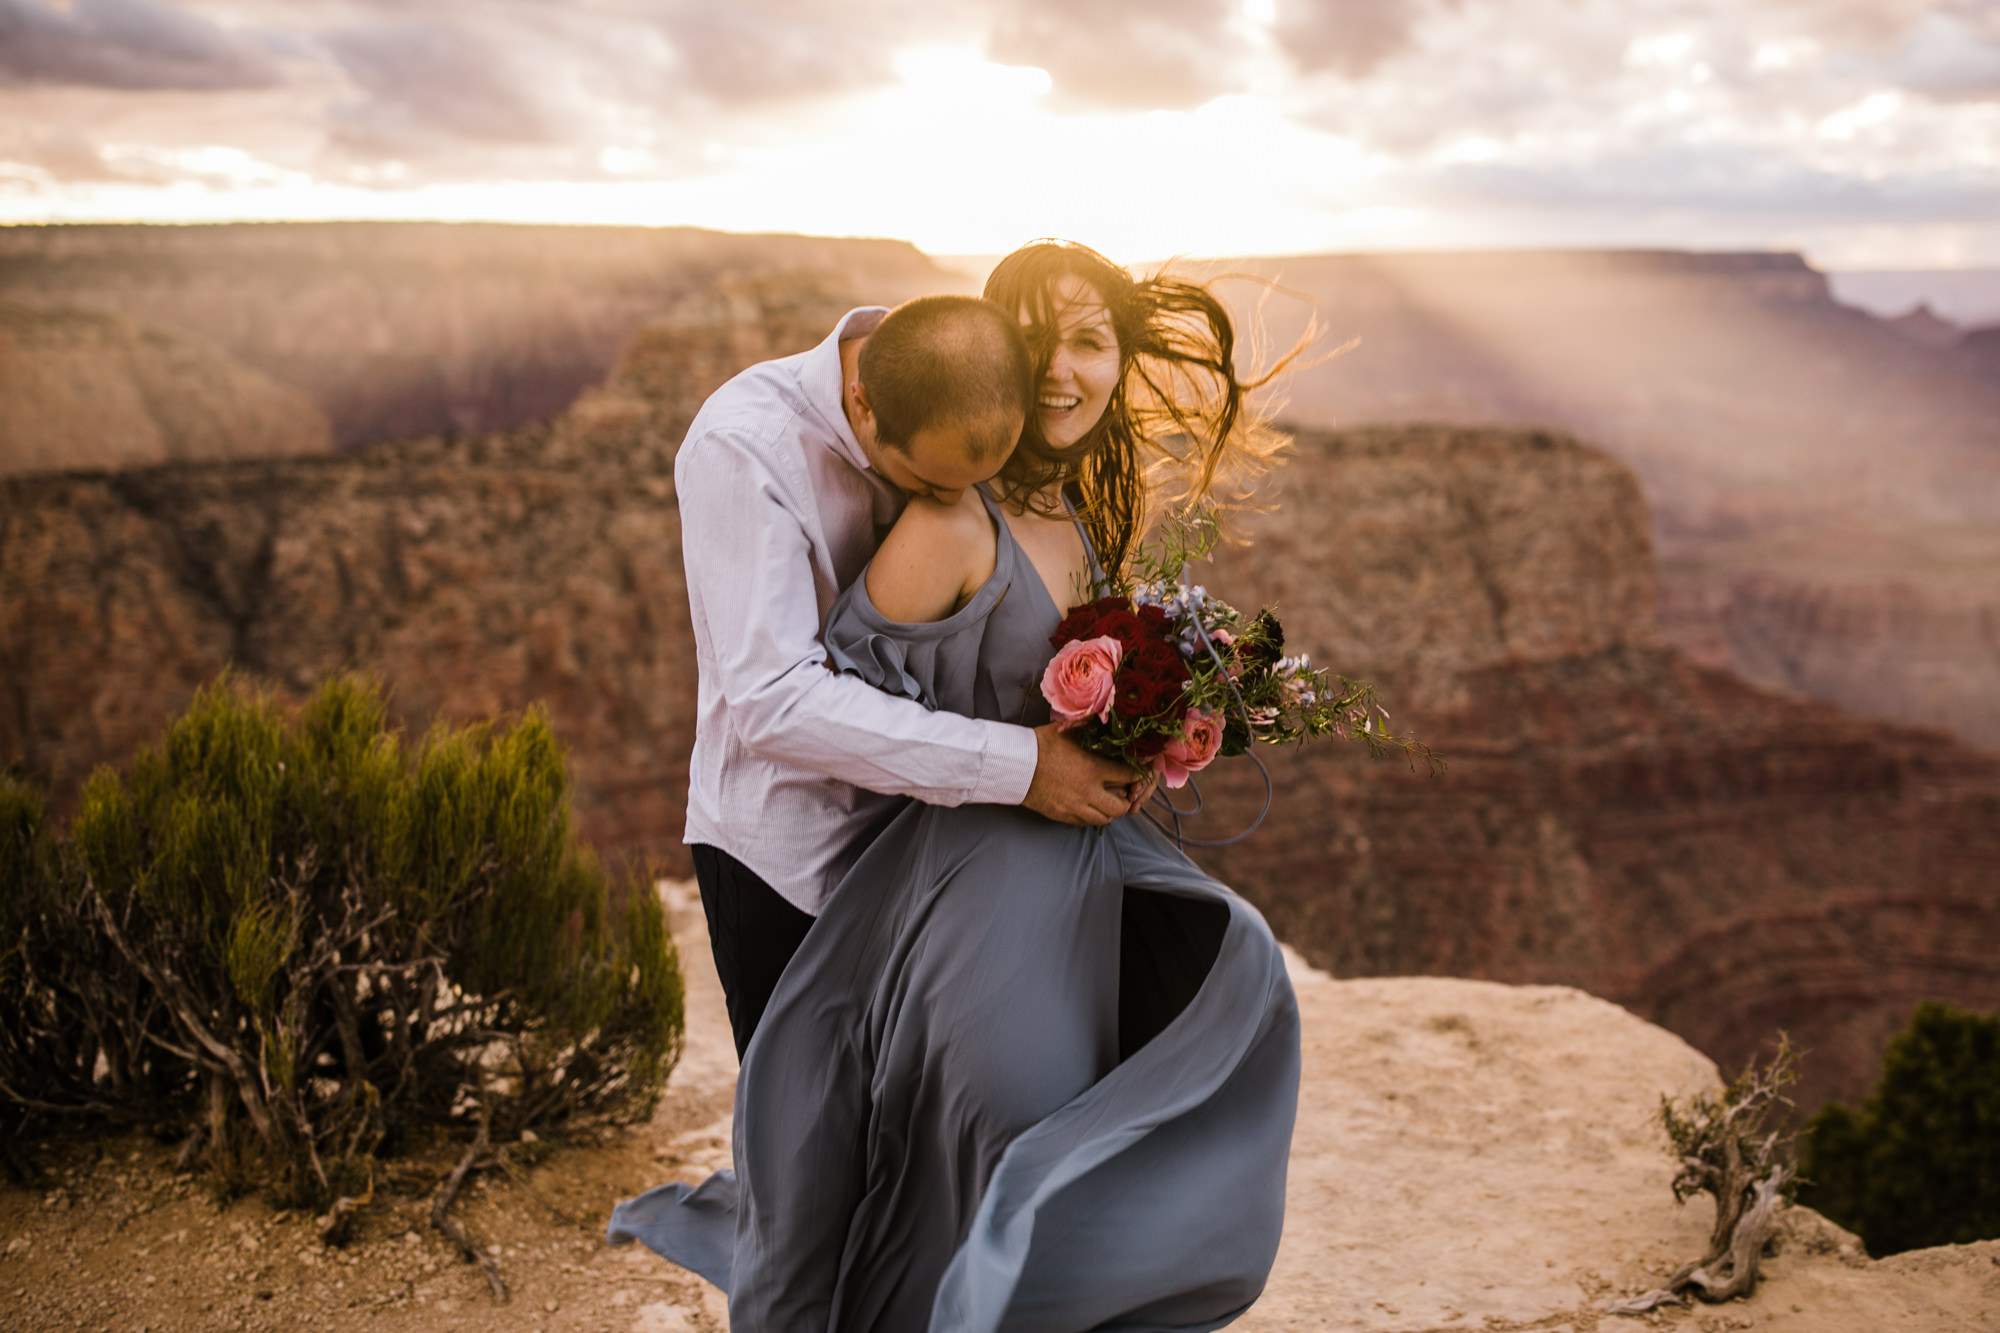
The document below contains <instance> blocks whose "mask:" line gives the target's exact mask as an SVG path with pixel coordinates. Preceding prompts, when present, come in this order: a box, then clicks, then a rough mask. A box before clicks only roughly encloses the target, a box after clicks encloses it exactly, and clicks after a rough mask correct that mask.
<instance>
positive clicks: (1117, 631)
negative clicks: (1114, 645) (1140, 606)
mask: <svg viewBox="0 0 2000 1333" xmlns="http://www.w3.org/2000/svg"><path fill="white" fill-rule="evenodd" d="M1097 632H1098V633H1099V634H1109V635H1110V636H1111V637H1112V638H1114V639H1116V640H1118V643H1119V646H1120V647H1122V648H1123V649H1124V650H1125V651H1126V652H1128V653H1129V652H1131V651H1132V650H1133V649H1134V648H1137V647H1138V646H1139V645H1140V644H1142V643H1145V642H1146V640H1147V637H1148V636H1147V634H1146V622H1144V621H1143V620H1141V619H1139V617H1137V616H1135V615H1133V614H1132V608H1131V607H1129V606H1128V607H1126V608H1124V609H1123V610H1120V611H1108V612H1106V613H1105V615H1104V618H1103V619H1101V620H1099V621H1098V622H1097Z"/></svg>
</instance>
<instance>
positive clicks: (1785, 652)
mask: <svg viewBox="0 0 2000 1333" xmlns="http://www.w3.org/2000/svg"><path fill="white" fill-rule="evenodd" d="M1195 267H1196V271H1198V272H1209V273H1222V272H1235V273H1242V274H1249V275H1251V276H1253V277H1255V278H1257V279H1259V282H1249V283H1245V282H1235V281H1230V282H1225V283H1224V284H1223V290H1224V291H1225V293H1226V294H1227V295H1228V296H1229V297H1230V299H1231V300H1232V301H1234V302H1235V303H1236V305H1237V308H1238V310H1239V312H1240V313H1241V314H1243V315H1244V316H1246V317H1247V318H1248V320H1249V322H1250V323H1252V324H1254V325H1257V326H1259V327H1260V328H1261V330H1262V332H1263V334H1264V336H1265V340H1266V342H1267V343H1271V344H1275V345H1276V346H1284V345H1286V344H1288V343H1289V342H1290V340H1291V339H1292V338H1293V337H1295V336H1296V335H1297V334H1298V333H1299V332H1300V331H1301V330H1302V329H1303V328H1304V327H1305V324H1306V321H1307V319H1308V318H1309V317H1310V318H1311V319H1313V320H1315V321H1316V322H1317V324H1318V326H1319V327H1320V329H1321V331H1322V332H1323V333H1324V334H1325V335H1326V336H1325V339H1324V340H1323V341H1322V342H1321V343H1320V344H1319V346H1320V347H1321V348H1326V347H1330V346H1333V345H1335V344H1337V343H1340V342H1342V341H1345V340H1347V339H1349V338H1358V339H1359V343H1358V345H1357V346H1355V347H1354V348H1353V349H1352V350H1351V351H1349V352H1348V353H1347V354H1345V355H1342V356H1339V357H1334V358H1331V359H1326V360H1321V361H1318V362H1309V363H1308V364H1306V365H1304V366H1302V367H1301V368H1300V369H1298V370H1297V371H1296V372H1295V373H1293V374H1291V375H1290V376H1288V377H1286V379H1285V380H1284V381H1283V382H1282V385H1281V386H1280V389H1279V393H1280V394H1281V395H1282V396H1283V397H1284V399H1285V400H1286V406H1285V412H1286V414H1287V416H1288V417H1289V418H1290V419H1292V420H1296V421H1300V422H1303V423H1305V424H1308V425H1316V426H1342V427H1346V426H1352V425H1355V424H1357V423H1367V422H1383V421H1419V420H1421V421H1438V422H1448V423H1453V424H1457V425H1489V424H1496V423H1497V424H1508V425H1516V426H1525V427H1537V428H1548V427H1553V428H1560V429H1563V430H1567V431H1569V432H1571V433H1573V434H1575V435H1577V436H1579V437H1581V438H1583V439H1586V440H1589V441H1590V442H1592V443H1594V444H1596V445H1599V446H1600V447H1602V448H1604V449H1606V450H1607V451H1609V452H1610V453H1611V454H1613V455H1614V456H1615V457H1617V458H1619V459H1621V460H1623V461H1624V462H1625V463H1627V464H1628V465H1630V466H1631V467H1632V468H1633V469H1634V470H1635V471H1636V473H1637V474H1638V476H1639V478H1640V480H1641V484H1642V486H1643V489H1644V493H1645V497H1646V502H1647V506H1648V509H1649V510H1650V512H1651V514H1652V518H1653V522H1654V530H1655V534H1656V536H1657V538H1658V539H1659V542H1660V546H1661V550H1662V554H1663V556H1664V557H1665V560H1664V562H1663V567H1662V572H1661V577H1660V580H1659V587H1660V593H1661V612H1662V624H1663V627H1664V628H1665V631H1666V633H1667V634H1668V636H1669V638H1670V639H1671V640H1672V641H1674V642H1676V643H1679V644H1680V645H1682V646H1683V647H1685V648H1687V649H1689V651H1690V652H1692V653H1694V654H1695V655H1696V656H1697V657H1698V659H1699V660H1702V661H1704V662H1709V663H1711V664H1715V665H1721V666H1725V667H1727V668H1728V669H1730V670H1732V671H1735V672H1737V673H1738V674H1741V675H1744V676H1745V677H1746V678H1749V679H1753V680H1756V681H1758V682H1760V683H1764V684H1769V685H1772V686H1775V687H1779V688H1784V689H1789V690H1796V691H1800V692H1803V693H1806V694H1808V695H1809V696H1811V697H1817V698H1821V699H1824V700H1827V701H1829V702H1833V703H1837V704H1839V705H1841V706H1842V707H1846V708H1850V709H1861V710H1863V711H1867V712H1870V713H1872V714H1873V715H1877V716H1881V717H1885V718H1892V719H1897V720H1901V721H1908V722H1917V723H1922V724H1928V725H1936V726H1944V727H1947V728H1950V729H1953V730H1955V731H1958V732H1959V733H1960V734H1962V735H1964V736H1965V737H1967V738H1968V739H1972V740H1974V741H1977V742H1979V743H1982V744H1988V745H1995V744H2000V731H1996V730H1995V727H1994V723H1993V721H1992V719H1993V718H1994V716H1995V715H1996V714H2000V674H1997V673H1995V672H1993V671H1992V670H1991V657H1990V653H1989V651H1988V650H1987V649H1986V648H1985V647H1983V646H1982V645H1984V644H1985V643H1986V642H1987V634H1988V630H1987V628H1986V626H1987V625H1988V623H1989V622H1990V620H1991V618H1992V617H1993V616H1995V615H2000V574H1994V575H1992V576H1991V577H1989V578H1988V579H1987V580H1986V582H1985V583H1984V584H1983V585H1982V587H1981V589H1980V590H1977V591H1967V590H1965V589H1964V588H1962V587H1959V586H1957V584H1958V583H1959V582H1962V580H1958V579H1957V576H1956V575H1954V574H1952V573H1950V572H1949V571H1944V570H1939V569H1923V568H1918V567H1917V564H1918V562H1910V561H1904V562H1902V563H1901V564H1900V565H1898V566H1897V568H1895V569H1894V570H1875V571H1872V572H1871V571H1870V570H1868V569H1867V568H1866V567H1865V566H1863V565H1862V564H1860V563H1858V562H1854V561H1850V562H1849V563H1848V565H1847V566H1846V568H1847V569H1848V571H1849V574H1851V575H1852V577H1846V576H1844V577H1843V580H1842V581H1841V583H1840V586H1839V588H1838V589H1837V590H1830V589H1829V586H1828V584H1827V581H1826V580H1825V579H1824V578H1822V577H1819V576H1817V575H1815V576H1813V577H1808V578H1803V579H1801V578H1797V577H1794V576H1793V575H1792V574H1789V573H1785V572H1783V571H1778V570H1774V569H1773V568H1772V567H1771V564H1770V562H1768V561H1761V560H1756V559H1751V560H1743V559H1739V558H1738V557H1740V556H1742V555H1743V554H1744V552H1745V551H1746V550H1747V549H1748V548H1750V547H1754V546H1756V545H1758V544H1759V543H1764V542H1769V541H1773V540H1783V541H1798V542H1817V543H1821V544H1823V545H1826V544H1831V543H1834V542H1836V541H1837V540H1838V539H1839V538H1840V535H1841V534H1844V533H1852V532H1857V531H1859V532H1863V533H1872V534H1874V537H1872V538H1870V539H1869V540H1866V541H1863V542H1862V543H1860V545H1861V546H1862V547H1863V548H1866V547H1868V546H1870V545H1871V544H1873V545H1877V546H1879V545H1881V544H1883V543H1885V542H1888V543H1893V542H1894V541H1896V540H1899V539H1900V538H1899V534H1906V533H1910V532H1913V531H1916V530H1919V529H1939V530H1946V529H1949V530H1959V529H1967V528H1977V529H1980V530H1982V531H1984V532H1985V533H1987V534H1990V539H1991V540H1996V541H2000V376H1996V375H1995V373H1994V369H1993V368H1994V366H1995V365H1996V364H2000V363H1996V362H1995V361H1994V359H1993V352H1992V347H1991V345H1990V337H1989V335H1990V332H1991V331H1987V332H1986V333H1975V334H1973V335H1971V336H1969V337H1967V338H1964V339H1961V340H1959V341H1958V342H1956V343H1954V344H1953V345H1952V346H1949V347H1934V346H1927V345H1923V343H1922V341H1921V340H1912V339H1911V338H1910V337H1908V336H1906V334H1907V330H1904V331H1901V332H1899V331H1898V329H1897V327H1896V326H1894V325H1892V324H1891V323H1890V322H1888V321H1885V320H1881V319H1877V318H1874V317H1872V316H1870V315H1868V314H1866V313H1864V312H1862V311H1859V310H1856V309H1852V308H1850V307H1847V306H1843V305H1841V304H1839V303H1837V302H1836V301H1835V300H1834V299H1833V297H1832V294H1831V292H1830V291H1829V289H1828V286H1827V280H1826V278H1825V276H1824V275H1822V274H1820V273H1817V272H1815V271H1814V270H1812V269H1811V268H1809V267H1808V266H1807V265H1806V264H1805V263H1804V261H1803V260H1801V259H1800V258H1799V257H1798V256H1796V255H1784V254H1703V255H1695V254H1684V253H1674V252H1644V251H1616V252H1606V251H1571V252H1543V253H1514V254H1506V253H1496V254H1456V255H1454V254H1427V255H1319V256H1299V257H1292V258H1284V259H1249V260H1230V261H1221V262H1217V263H1214V264H1208V265H1200V266H1195ZM778 275H784V276H790V277H792V278H795V279H797V280H800V281H803V282H820V283H830V284H832V285H833V286H835V287H838V288H840V289H841V290H845V291H851V292H855V293H858V294H859V295H860V296H861V298H862V299H868V300H881V301H895V300H899V299H902V298H904V297H907V296H912V295H916V294H918V293H921V292H927V291H939V290H962V289H964V288H965V287H966V286H967V285H968V283H969V280H968V278H967V277H966V276H965V275H964V274H962V273H959V272H956V271H951V270H946V269H942V268H940V267H938V266H937V265H935V264H934V263H932V262H931V261H930V260H929V259H928V258H926V257H925V256H923V255H921V254H920V253H918V252H917V251H916V250H914V249H913V248H911V247H910V246H908V245H906V244H901V243H896V242H889V241H848V240H829V239H820V238H811V237H797V236H739V235H729V234H726V233H717V232H704V231H697V230H691V229H685V228H598V227H531V226H530V227H516V226H496V225H449V224H405V223H386V224H366V223H340V224H334V223H328V224H319V223H313V224H283V225H268V224H264V225H253V224H246V225H238V226H221V227H117V226H109V227H13V228H5V229H0V302H10V303H13V304H14V305H15V306H17V307H27V308H30V309H32V310H34V311H37V312H42V311H53V310H55V309H57V308H63V309H72V308H75V309H85V310H93V311H98V312H114V313H117V314H121V315H123V316H125V317H128V318H131V319H136V320H138V321H140V322H142V323H143V324H144V325H145V326H147V328H148V329H149V330H156V331H165V332H166V333H169V334H172V335H176V336H179V337H183V338H186V339H190V340H193V341H195V342H198V343H200V344H202V345H205V346H207V347H210V348H212V349H214V350H215V351H216V352H217V353H218V354H220V355H222V356H225V357H228V358H232V359H234V360H235V361H236V362H238V363H240V366H241V367H242V373H243V374H245V375H256V376H263V377H267V378H268V380H270V381H275V383H276V384H277V385H283V386H285V387H286V388H288V389H290V390H292V391H293V392H294V393H296V394H299V395H302V396H303V397H304V398H305V399H307V400H308V401H309V402H310V403H311V404H312V405H313V406H315V407H317V408H318V409H319V411H320V412H321V413H322V414H323V415H324V416H325V417H326V418H327V420H328V422H329V423H330V425H329V429H330V431H331V436H332V440H333V443H334V444H335V446H336V447H340V448H354V447H358V446H359V445H362V444H366V443H372V442H377V441H383V440H390V439H399V438H410V437H418V436H426V435H434V434H443V433H455V434H480V433H486V432H494V431H504V430H511V429H515V428H519V427H522V426H525V425H527V424H529V423H532V422H536V421H542V420H547V419H549V418H551V417H553V416H555V415H557V414H559V413H560V412H562V411H564V410H565V409H566V408H567V407H568V405H569V404H570V403H571V402H572V401H573V400H574V399H575V398H576V396H577V394H578V393H579V392H581V391H584V390H585V389H588V388H590V387H591V386H594V385H597V384H600V383H601V382H602V381H603V379H604V377H605V376H606V375H607V374H608V373H609V372H610V370H611V368H612V366H613V363H614V362H615V360H616V359H617V357H618V355H619V353H620V350H621V349H622V348H624V347H626V346H628V345H629V343H630V341H631V339H632V338H633V337H634V336H636V334H637V332H638V331H639V330H640V329H642V328H644V327H645V326H646V325H647V324H648V323H649V322H651V321H653V320H656V319H658V318H659V317H661V316H662V315H663V314H664V313H665V312H667V311H669V310H673V309H676V308H678V307H680V306H681V305H682V303H683V302H685V301H687V300H689V299H690V298H692V297H694V296H695V295H697V294H698V293H701V292H705V291H709V290H710V289H711V286H712V284H713V283H715V282H716V281H718V280H721V281H724V282H732V281H739V280H748V279H752V278H757V277H759V276H762V277H765V278H768V277H772V276H778ZM812 275H817V276H812ZM1272 284H1275V286H1274V285H1272ZM1982 339H1985V340H1986V341H1982ZM5 359H6V358H0V362H4V360H5ZM100 371H101V367H99V368H97V369H93V370H91V371H90V372H88V373H80V374H74V375H72V376H71V378H70V379H69V380H64V379H62V377H61V376H55V377H50V376H43V377H42V380H43V384H44V388H45V389H47V387H48V386H52V385H53V386H57V388H56V389H55V390H53V391H47V392H44V393H43V394H42V396H41V397H38V398H36V397H20V396H16V397H15V398H14V399H12V400H11V401H12V408H11V415H9V414H8V413H9V408H8V406H6V404H7V403H8V402H9V401H10V400H9V398H8V395H6V394H4V393H0V471H10V470H19V469H20V468H21V467H29V468H42V467H49V466H58V467H60V466H97V465H117V464H119V463H121V462H127V461H147V460H149V459H153V458H157V457H169V456H192V455H194V454H199V455H200V456H222V455H227V456H254V455H255V454H258V453H281V452H288V451H290V450H291V449H292V448H293V446H292V445H291V444H287V443H284V442H282V441H281V440H280V438H279V435H280V433H279V432H276V431H274V430H266V431H262V432H257V433H254V434H253V435H252V436H251V438H250V439H249V440H248V442H247V443H246V444H244V445H243V446H242V447H241V449H239V447H238V446H237V445H236V444H233V443H232V444H229V445H227V447H226V448H222V447H218V448H205V449H202V450H198V451H189V450H182V451H181V453H180V454H178V455H177V454H175V453H174V451H173V450H172V449H169V448H168V447H166V446H165V445H159V446H155V445H154V444H152V443H150V442H149V441H150V438H151V437H150V436H147V435H146V432H145V429H144V428H143V427H133V428H130V429H127V428H124V427H121V428H119V429H106V428H104V424H103V423H104V419H105V415H106V412H107V410H108V409H107V408H106V407H105V406H104V404H105V402H106V401H108V400H107V399H106V397H105V395H104V394H102V393H99V392H98V389H97V387H95V386H96V385H97V381H98V379H100V378H102V374H100ZM107 373H108V372H107ZM0 374H4V372H0ZM197 378H200V377H197ZM209 378H210V379H214V378H215V377H214V376H210V377H209ZM120 392H121V393H123V394H124V397H125V398H126V399H129V400H135V395H134V394H133V393H130V392H125V391H123V390H121V391H120ZM246 394H247V391H246ZM238 396H239V397H240V398H242V400H243V401H246V402H247V401H248V400H249V399H248V397H247V396H245V395H238ZM267 396H268V394H267ZM148 401H152V400H150V399H149V400H148ZM113 415H116V414H115V413H114V414H113ZM142 415H143V414H142V413H141V414H138V415H135V414H133V413H130V412H128V413H126V414H125V416H126V417H130V418H132V419H133V420H137V419H138V416H142ZM123 419H124V418H121V420H123ZM135 432H136V436H144V437H145V440H143V441H142V443H141V444H140V445H138V446H132V445H128V444H125V443H122V442H121V441H124V440H125V439H127V438H128V437H136V436H135ZM156 433H157V432H156ZM31 437H34V438H37V439H39V438H43V437H46V438H49V439H55V440H59V441H62V442H63V443H61V444H59V445H57V446H53V447H51V446H47V445H43V444H34V443H32V440H31ZM208 437H209V438H210V439H212V440H223V439H229V440H233V439H235V438H236V437H235V436H233V435H230V434H229V432H227V431H210V432H209V435H208ZM262 441H269V442H270V444H269V447H268V448H266V447H262V446H261V444H260V442H262ZM24 442H27V443H24ZM30 444H32V447H29V446H30ZM89 448H95V449H98V450H99V451H100V452H99V453H91V452H88V451H87V450H88V449H89ZM15 454H22V455H24V456H25V457H26V458H27V459H28V461H27V462H9V461H8V460H9V458H10V457H11V456H13V455H15ZM52 456H55V457H58V458H59V460H60V461H57V462H54V463H51V462H48V461H46V460H47V459H49V458H50V457H52ZM1948 584H1949V585H1951V586H1946V585H1948ZM1861 625H1880V626H1882V627H1883V633H1884V635H1886V636H1887V637H1878V638H1873V639H1869V640H1867V641H1866V642H1858V641H1857V640H1856V639H1855V637H1854V635H1853V632H1852V631H1853V629H1854V627H1856V626H1861ZM1781 659H1783V660H1781ZM1791 659H1796V660H1797V662H1798V663H1800V664H1801V665H1799V666H1798V667H1797V668H1796V669H1794V668H1793V667H1791V666H1788V665H1785V664H1784V661H1788V660H1791Z"/></svg>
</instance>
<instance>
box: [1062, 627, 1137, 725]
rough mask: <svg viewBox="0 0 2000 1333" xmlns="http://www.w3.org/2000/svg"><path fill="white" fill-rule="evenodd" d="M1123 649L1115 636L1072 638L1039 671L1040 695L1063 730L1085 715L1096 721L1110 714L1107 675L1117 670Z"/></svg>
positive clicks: (1110, 686)
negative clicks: (1040, 671) (1040, 679)
mask: <svg viewBox="0 0 2000 1333" xmlns="http://www.w3.org/2000/svg"><path fill="white" fill-rule="evenodd" d="M1123 655H1124V649H1123V648H1121V647H1119V645H1118V640H1116V639H1114V638H1111V637H1110V636H1109V635H1105V636H1102V637H1099V638H1095V639H1073V640H1071V641H1070V642H1068V643H1066V644H1064V645H1063V646H1062V647H1061V648H1059V649H1057V651H1056V655H1055V657H1054V658H1053V659H1051V661H1050V662H1049V665H1048V669H1047V670H1046V671H1044V672H1042V697H1043V698H1044V699H1047V700H1048V701H1049V711H1050V712H1052V713H1054V714H1055V719H1056V721H1058V722H1060V723H1061V724H1062V726H1063V729H1064V730H1068V729H1069V728H1071V727H1073V726H1075V725H1076V724H1077V723H1079V722H1082V721H1083V720H1084V719H1086V718H1089V717H1095V718H1096V719H1097V720H1098V721H1099V722H1103V721H1106V720H1107V719H1109V718H1110V716H1111V699H1112V695H1113V689H1112V683H1111V678H1112V677H1113V676H1114V675H1116V674H1117V672H1118V662H1119V659H1120V658H1121V657H1122V656H1123Z"/></svg>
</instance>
